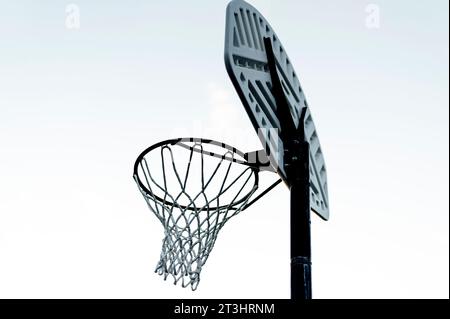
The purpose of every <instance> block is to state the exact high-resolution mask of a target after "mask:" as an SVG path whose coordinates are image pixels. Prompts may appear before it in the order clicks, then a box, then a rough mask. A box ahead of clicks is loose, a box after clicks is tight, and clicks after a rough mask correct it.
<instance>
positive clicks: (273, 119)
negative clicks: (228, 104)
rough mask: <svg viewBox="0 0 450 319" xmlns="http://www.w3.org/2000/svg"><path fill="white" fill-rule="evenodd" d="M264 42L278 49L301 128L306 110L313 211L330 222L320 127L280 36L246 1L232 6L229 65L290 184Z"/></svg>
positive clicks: (268, 148)
mask: <svg viewBox="0 0 450 319" xmlns="http://www.w3.org/2000/svg"><path fill="white" fill-rule="evenodd" d="M264 38H270V39H272V46H273V51H274V55H275V59H276V64H277V72H278V76H279V78H280V79H281V84H282V86H283V91H284V94H285V96H286V99H287V102H288V105H289V108H290V113H291V115H292V119H293V120H294V123H295V126H296V127H298V125H299V121H300V115H301V110H302V109H303V108H304V107H306V108H307V111H306V117H305V137H306V139H307V140H308V141H309V143H310V185H311V191H310V196H311V209H312V210H313V211H314V212H315V213H317V214H318V215H319V216H320V217H322V218H323V219H325V220H328V218H329V202H328V186H327V170H326V166H325V161H324V157H323V153H322V148H321V146H320V142H319V138H318V135H317V132H316V127H315V125H314V121H313V119H312V116H311V112H310V110H309V107H308V104H307V102H306V99H305V95H304V93H303V90H302V88H301V85H300V82H299V79H298V76H297V74H296V73H295V71H294V68H293V66H292V63H291V61H290V60H289V57H288V56H287V54H286V50H285V49H284V47H283V46H282V44H281V42H280V40H279V38H278V36H277V35H276V34H275V32H274V30H273V28H272V27H271V26H270V24H269V23H268V22H267V21H266V19H265V18H264V17H263V16H262V15H261V13H259V12H258V10H256V9H255V8H254V7H252V6H251V5H249V4H248V3H246V2H245V1H242V0H234V1H232V2H231V3H230V4H229V5H228V8H227V18H226V36H225V64H226V67H227V71H228V74H229V76H230V78H231V80H232V82H233V84H234V86H235V88H236V90H237V92H238V94H239V97H240V99H241V101H242V103H243V104H244V107H245V109H246V111H247V113H248V115H249V117H250V120H251V122H252V124H253V126H254V127H255V129H256V131H257V133H258V135H259V138H260V140H261V142H262V144H263V146H264V148H265V150H266V153H267V154H268V155H269V157H270V161H271V164H272V166H273V167H274V168H275V169H276V170H277V171H278V173H279V174H280V176H281V177H282V178H283V179H284V180H285V181H286V180H287V176H286V172H285V169H284V152H283V141H282V139H281V137H280V132H281V127H282V125H280V121H279V119H278V117H277V103H276V102H275V97H274V94H273V90H272V80H271V76H270V72H269V67H268V58H267V54H266V50H265V46H264Z"/></svg>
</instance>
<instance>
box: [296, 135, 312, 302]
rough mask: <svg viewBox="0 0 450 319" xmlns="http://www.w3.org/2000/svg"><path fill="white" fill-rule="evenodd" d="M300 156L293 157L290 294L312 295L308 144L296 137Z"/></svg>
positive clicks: (301, 296)
mask: <svg viewBox="0 0 450 319" xmlns="http://www.w3.org/2000/svg"><path fill="white" fill-rule="evenodd" d="M294 144H297V145H296V146H297V147H294V149H296V152H295V153H294V154H295V155H296V156H298V157H292V158H291V159H292V164H291V165H292V173H293V176H292V177H293V178H292V182H291V298H292V300H294V301H299V300H308V299H311V298H312V292H311V207H310V198H309V196H310V194H309V192H310V189H309V186H310V185H309V144H308V143H307V142H306V141H295V142H294Z"/></svg>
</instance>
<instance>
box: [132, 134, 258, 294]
mask: <svg viewBox="0 0 450 319" xmlns="http://www.w3.org/2000/svg"><path fill="white" fill-rule="evenodd" d="M245 157H246V156H245V154H244V153H242V152H239V151H238V150H236V149H234V148H232V147H230V146H227V145H225V144H222V143H217V142H213V141H206V140H200V139H180V140H176V141H175V140H174V141H171V142H165V143H161V144H159V145H156V146H154V147H152V148H150V149H148V150H147V151H146V152H144V153H143V155H141V156H140V157H139V158H138V160H137V161H136V165H135V173H134V174H135V175H134V178H135V180H136V183H137V185H138V187H139V190H140V192H141V193H142V195H143V196H144V199H145V200H146V202H147V204H148V207H149V208H150V210H151V211H152V212H153V213H154V214H155V215H156V217H158V219H159V220H160V222H161V223H162V225H163V226H164V240H163V244H162V250H161V256H160V260H159V262H158V264H157V266H156V273H158V274H159V275H161V276H163V277H164V279H165V280H166V279H167V278H169V277H171V278H172V279H173V280H174V284H177V283H181V285H182V286H183V287H188V286H191V288H192V290H196V289H197V287H198V284H199V282H200V273H201V271H202V268H203V266H204V265H205V263H206V261H207V259H208V257H209V255H210V253H211V250H212V249H213V247H214V244H215V241H216V239H217V236H218V234H219V231H220V230H221V229H222V227H223V226H224V225H225V223H226V222H227V221H228V220H229V219H230V218H232V217H233V216H236V215H237V214H239V213H240V212H241V211H242V210H244V209H245V208H246V207H247V206H248V204H249V200H250V198H252V196H253V195H254V194H255V192H256V190H257V189H258V180H259V179H258V172H259V169H258V168H256V167H254V166H251V165H249V164H248V163H247V162H246V159H245Z"/></svg>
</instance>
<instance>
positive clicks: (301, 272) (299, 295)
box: [264, 38, 312, 301]
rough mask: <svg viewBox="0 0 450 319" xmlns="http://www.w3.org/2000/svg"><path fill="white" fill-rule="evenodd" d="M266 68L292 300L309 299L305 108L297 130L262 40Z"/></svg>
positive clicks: (274, 63) (269, 45)
mask: <svg viewBox="0 0 450 319" xmlns="http://www.w3.org/2000/svg"><path fill="white" fill-rule="evenodd" d="M264 46H265V49H266V54H267V65H268V68H269V72H270V77H271V80H272V87H273V94H274V97H275V100H276V104H277V110H276V113H277V117H278V119H279V121H280V127H279V129H280V130H281V132H280V137H281V139H282V140H283V142H284V143H285V149H284V151H285V154H284V158H285V159H286V163H285V170H286V172H287V178H288V184H289V185H290V189H291V299H292V300H294V301H299V300H307V299H311V298H312V294H311V216H310V215H311V206H310V202H309V201H310V199H309V192H310V190H309V186H310V185H309V143H308V142H307V141H306V139H305V117H306V111H307V110H306V107H304V108H303V109H302V114H301V116H300V120H299V125H298V127H296V125H295V123H294V121H293V118H292V114H291V111H290V109H289V103H288V101H287V99H286V96H285V94H284V91H283V86H282V83H281V80H280V77H279V76H278V71H277V61H276V57H275V54H274V52H273V45H272V40H271V39H270V38H264Z"/></svg>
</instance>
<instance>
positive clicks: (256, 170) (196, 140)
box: [133, 137, 260, 211]
mask: <svg viewBox="0 0 450 319" xmlns="http://www.w3.org/2000/svg"><path fill="white" fill-rule="evenodd" d="M180 142H189V143H202V144H203V143H205V144H211V145H214V146H218V147H222V148H224V149H226V150H228V151H230V152H232V153H234V154H237V155H239V156H240V157H242V158H243V159H244V160H243V161H241V160H235V159H232V160H231V161H232V162H234V163H236V164H240V165H244V166H247V167H249V168H250V169H251V170H252V173H253V175H254V177H255V183H254V185H253V187H252V190H251V191H250V192H249V193H248V194H246V195H245V196H243V197H242V198H241V199H240V200H239V201H236V202H234V203H233V204H234V205H233V207H229V205H223V206H219V207H209V206H208V207H207V208H201V209H195V208H193V207H188V206H183V205H176V206H177V207H179V208H180V209H183V210H191V211H197V210H200V211H205V210H221V209H226V208H228V209H237V208H235V207H234V206H237V205H240V204H242V203H244V202H245V201H247V200H249V198H250V197H251V196H252V195H253V194H254V192H255V191H256V189H258V185H259V174H258V173H259V171H260V170H259V168H258V166H257V165H255V164H251V163H248V162H247V160H246V159H245V158H246V154H245V153H244V152H242V151H240V150H238V149H237V148H235V147H232V146H230V145H228V144H225V143H222V142H217V141H214V140H210V139H204V138H192V137H191V138H176V139H171V140H166V141H163V142H159V143H157V144H154V145H152V146H150V147H148V148H147V149H146V150H144V151H143V152H142V153H141V154H140V155H139V156H138V158H137V159H136V162H135V164H134V169H133V178H134V179H135V181H136V183H137V184H138V185H139V187H140V188H141V189H142V190H143V191H144V193H145V195H146V196H149V197H152V198H154V199H155V200H157V201H158V202H160V203H164V204H165V205H169V206H175V204H174V203H172V202H170V201H167V200H163V199H162V198H160V197H158V196H156V195H155V194H154V193H153V192H151V191H150V190H149V189H148V188H147V187H146V186H145V185H144V184H143V183H142V182H141V179H140V178H139V174H138V169H139V165H140V163H141V162H142V160H143V159H144V157H145V156H146V155H147V154H149V153H150V152H152V151H153V150H155V149H158V148H160V147H163V146H164V145H176V144H179V143H180ZM180 147H183V146H181V145H180ZM188 148H191V147H188ZM204 154H205V155H209V156H213V157H217V154H214V153H212V152H204ZM213 154H214V155H213ZM222 157H223V159H225V160H230V159H229V158H226V157H225V156H222Z"/></svg>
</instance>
